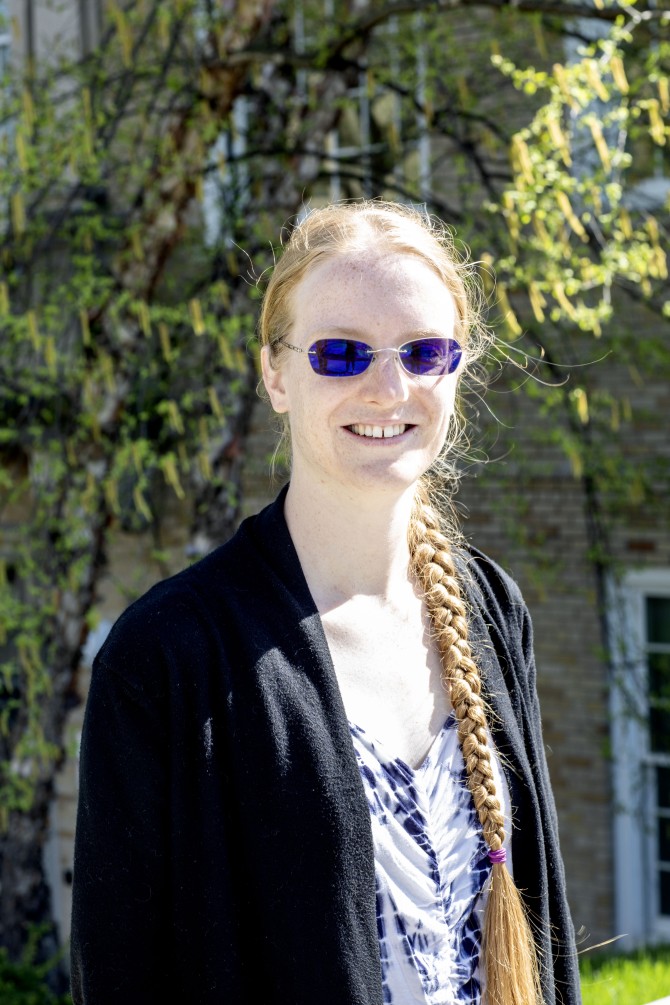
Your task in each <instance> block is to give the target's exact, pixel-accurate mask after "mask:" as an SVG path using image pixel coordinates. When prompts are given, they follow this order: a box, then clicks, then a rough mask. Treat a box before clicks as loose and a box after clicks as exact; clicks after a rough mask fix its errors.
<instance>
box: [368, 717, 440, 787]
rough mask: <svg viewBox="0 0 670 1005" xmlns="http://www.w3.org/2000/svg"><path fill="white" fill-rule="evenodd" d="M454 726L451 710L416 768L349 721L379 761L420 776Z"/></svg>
mask: <svg viewBox="0 0 670 1005" xmlns="http://www.w3.org/2000/svg"><path fill="white" fill-rule="evenodd" d="M455 724H456V717H455V713H454V710H453V708H452V709H451V710H450V711H449V713H448V714H447V717H446V719H445V720H444V722H443V723H442V725H441V726H440V729H439V730H438V732H437V733H436V734H435V736H434V737H433V740H432V741H431V744H430V746H429V748H428V750H427V751H426V754H425V755H424V757H423V758H422V760H421V762H420V763H419V764H418V765H417V766H416V767H413V766H412V765H411V764H409V763H408V762H407V761H406V760H405V759H404V758H403V757H399V756H398V755H394V754H393V753H391V752H390V751H389V750H388V749H387V748H386V745H385V744H384V743H382V741H381V740H378V739H377V738H376V737H374V736H372V734H371V733H370V731H369V730H367V729H364V728H363V726H359V725H358V723H356V722H352V721H351V720H349V727H350V729H352V730H354V731H355V732H356V733H358V734H360V735H361V736H363V737H364V738H365V740H366V741H367V743H368V744H370V745H371V746H372V747H373V748H374V750H375V751H376V752H377V755H378V757H379V760H380V761H386V762H387V763H389V762H390V763H392V764H398V765H400V766H401V767H402V768H404V769H405V770H406V771H409V772H410V774H412V775H420V774H422V773H423V772H424V771H425V770H426V769H427V767H428V766H429V765H430V764H432V763H433V755H434V754H435V751H436V750H437V748H438V746H439V744H440V743H441V742H442V740H443V738H444V735H445V733H446V732H447V730H448V729H450V728H451V727H452V725H454V726H455Z"/></svg>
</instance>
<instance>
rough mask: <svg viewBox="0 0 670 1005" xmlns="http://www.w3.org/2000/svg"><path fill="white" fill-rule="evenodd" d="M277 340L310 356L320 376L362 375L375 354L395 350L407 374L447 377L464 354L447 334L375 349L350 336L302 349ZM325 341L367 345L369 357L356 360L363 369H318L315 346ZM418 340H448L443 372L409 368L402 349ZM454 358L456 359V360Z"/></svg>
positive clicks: (311, 363)
mask: <svg viewBox="0 0 670 1005" xmlns="http://www.w3.org/2000/svg"><path fill="white" fill-rule="evenodd" d="M277 341H278V342H279V344H280V345H283V346H285V347H286V348H287V349H293V351H294V352H300V353H303V354H304V355H305V356H309V357H310V365H311V367H312V370H313V371H314V373H316V374H317V375H318V376H319V377H360V375H361V374H363V373H365V371H366V370H367V369H368V368H369V366H370V364H371V363H372V362H373V361H374V358H375V356H377V355H378V354H379V353H380V352H393V353H395V355H396V358H397V360H398V362H399V363H400V365H401V367H402V368H403V370H404V371H405V373H407V374H409V375H410V377H445V376H448V375H449V374H452V373H455V371H456V370H457V369H458V367H459V364H460V362H461V358H462V356H463V348H462V346H461V344H460V342H457V341H456V339H453V338H448V337H447V336H446V335H445V336H440V335H429V336H426V337H425V338H414V339H409V340H408V341H407V342H403V343H402V345H399V346H388V347H387V348H384V349H373V348H372V346H369V345H368V344H367V342H361V341H360V340H358V339H348V338H321V339H317V340H316V341H315V342H313V343H312V344H311V346H310V347H309V349H302V348H301V347H300V346H298V345H293V344H292V343H291V342H287V341H286V340H285V339H283V338H280V339H278V340H277ZM325 342H340V343H347V344H349V343H351V344H352V345H355V346H357V347H360V346H363V347H365V351H366V353H367V356H368V357H369V358H368V359H367V361H366V360H365V358H363V359H361V358H357V360H356V362H357V363H358V364H360V363H363V362H364V363H365V366H364V367H363V368H362V369H361V370H356V372H351V373H348V372H346V371H345V372H343V373H323V372H322V371H321V370H319V369H317V368H316V367H315V366H314V363H313V362H312V360H313V359H314V358H315V357H317V358H318V355H319V354H318V351H317V349H316V348H315V347H316V346H317V345H319V343H325ZM417 342H446V343H448V346H447V353H448V356H447V359H448V364H447V369H446V370H444V371H443V372H442V373H415V372H414V371H413V370H408V369H407V367H406V366H405V363H404V362H403V351H402V350H403V349H406V348H407V347H408V346H414V345H416V343H417ZM405 355H406V354H405ZM454 360H455V362H454Z"/></svg>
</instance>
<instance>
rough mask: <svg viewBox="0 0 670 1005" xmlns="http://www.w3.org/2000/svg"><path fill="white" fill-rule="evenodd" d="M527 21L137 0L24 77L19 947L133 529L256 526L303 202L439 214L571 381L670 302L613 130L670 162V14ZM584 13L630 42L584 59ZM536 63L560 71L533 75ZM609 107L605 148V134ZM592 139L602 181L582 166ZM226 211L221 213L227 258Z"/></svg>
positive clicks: (435, 10)
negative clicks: (286, 242) (637, 136)
mask: <svg viewBox="0 0 670 1005" xmlns="http://www.w3.org/2000/svg"><path fill="white" fill-rule="evenodd" d="M513 6H514V10H513V11H512V10H509V11H508V10H506V8H508V7H510V5H509V4H507V3H504V2H502V0H499V2H495V0H488V2H486V0H481V2H478V0H443V2H442V3H425V2H419V0H417V2H414V3H403V4H385V3H375V2H371V3H370V4H368V5H367V6H366V7H363V8H361V6H360V4H356V3H355V2H353V0H351V2H349V0H337V2H333V3H332V4H331V5H330V7H328V6H327V5H324V4H322V3H316V2H313V0H304V2H302V3H296V4H292V3H289V2H278V0H277V2H274V3H273V2H272V0H253V2H249V0H244V2H239V0H238V2H234V0H228V2H226V3H223V2H222V3H220V4H213V3H204V4H203V3H201V2H196V0H179V2H178V3H174V4H169V5H166V4H159V3H158V2H157V0H130V2H128V3H126V4H125V5H123V6H121V5H120V4H117V3H112V4H110V5H109V11H110V19H109V23H108V24H107V26H106V28H105V31H104V34H103V37H102V38H101V41H100V45H99V48H98V49H97V50H95V51H94V52H93V53H91V54H90V55H89V56H88V57H87V58H85V59H84V60H81V61H73V60H72V59H67V58H65V57H63V58H58V59H57V58H54V59H53V60H52V61H51V62H49V63H48V64H46V63H45V64H44V65H42V64H40V65H39V66H29V67H27V68H24V69H23V70H22V71H14V72H12V71H10V74H9V77H8V81H7V87H6V89H5V98H4V99H3V100H4V110H3V113H2V121H3V123H4V127H3V130H4V131H3V139H2V144H3V152H2V157H3V166H2V169H1V171H0V193H1V195H0V206H1V207H4V210H0V212H3V211H4V212H5V213H6V215H5V216H4V217H1V218H0V225H1V226H2V227H3V230H4V240H3V249H2V258H1V261H2V273H3V275H2V279H1V280H0V332H1V334H2V340H3V350H4V351H3V356H2V362H1V363H0V419H1V421H0V452H1V453H0V460H1V461H2V463H1V464H0V492H1V493H2V495H1V497H0V508H1V509H2V511H3V513H4V520H5V522H7V519H8V517H9V516H11V515H12V514H14V515H15V519H14V526H13V528H12V532H11V534H9V535H7V538H6V540H5V542H4V543H3V552H2V563H1V564H0V624H1V625H2V630H3V635H2V639H1V640H0V644H2V646H3V663H2V678H1V680H2V691H1V692H0V744H1V746H0V792H1V794H0V806H2V819H1V820H0V823H1V824H2V826H3V828H4V832H5V836H4V839H3V842H2V847H1V849H0V934H1V938H2V941H3V942H4V943H5V944H7V945H8V947H9V948H10V950H11V952H12V954H14V955H18V953H19V950H20V947H21V944H22V942H23V941H24V940H25V931H24V930H23V929H22V927H21V926H20V925H17V920H19V919H20V920H21V921H22V922H26V921H40V920H43V919H44V918H45V917H48V915H49V906H48V890H47V888H46V884H45V881H44V876H43V874H42V868H41V860H40V855H41V846H42V843H43V841H44V836H45V833H46V827H47V812H48V804H49V799H50V796H51V793H52V789H53V778H54V771H55V769H56V766H57V765H58V763H59V760H60V759H61V757H62V742H63V741H62V734H63V722H64V718H65V715H66V712H67V709H68V708H69V707H70V706H71V704H72V702H73V701H76V700H77V695H76V679H77V667H78V664H79V659H80V654H81V648H82V645H83V643H84V641H85V638H86V635H87V632H88V631H89V629H90V627H91V625H92V624H93V622H94V618H95V594H96V584H97V582H98V579H99V577H100V573H101V568H102V565H103V562H104V553H105V542H106V539H107V535H108V532H109V529H110V527H111V526H113V524H114V523H115V522H119V521H123V522H124V523H125V524H127V525H129V526H133V525H142V524H146V523H150V522H151V521H153V520H155V519H156V505H155V502H156V498H157V496H158V495H159V494H160V491H162V489H161V486H165V485H166V486H168V487H169V488H170V489H171V490H172V491H174V492H175V493H176V494H177V495H178V496H180V497H181V496H187V497H189V498H191V499H193V513H194V516H193V527H192V530H193V535H194V538H197V541H198V542H199V547H200V548H201V549H203V550H206V549H207V548H209V547H211V546H212V545H213V544H215V543H218V542H219V541H221V540H224V539H225V538H226V537H227V536H228V535H229V534H230V533H231V531H232V529H233V528H234V526H235V523H236V519H237V511H238V503H239V490H238V466H239V458H240V456H241V455H242V454H243V451H244V438H245V435H246V429H247V425H248V417H249V410H250V407H251V401H252V400H253V394H254V387H255V383H256V380H257V375H256V369H255V365H254V361H253V354H249V353H247V352H246V347H247V345H248V344H249V342H250V339H251V338H252V336H253V328H254V304H255V299H256V297H257V292H258V286H257V283H256V275H257V274H258V273H260V272H262V270H263V268H264V267H265V265H266V264H270V262H271V256H270V255H269V254H268V250H269V249H270V246H271V242H272V241H273V240H274V239H275V237H276V234H277V233H278V231H279V227H280V226H281V225H282V224H283V223H284V222H285V221H286V220H288V219H289V218H291V217H293V216H295V215H296V214H297V213H298V212H299V211H300V210H301V208H302V205H303V202H306V201H308V200H309V198H310V197H314V198H321V197H324V196H325V195H326V194H327V192H328V186H329V185H331V186H332V185H333V184H334V183H335V181H337V183H338V184H339V186H340V189H341V191H342V194H345V195H354V196H356V195H360V194H368V195H378V194H387V195H391V196H393V197H400V198H407V199H412V200H414V201H417V202H427V203H428V204H429V207H430V208H431V209H433V210H435V211H437V212H438V213H439V214H440V215H441V216H442V217H443V218H444V219H445V220H447V222H453V223H454V224H456V225H457V226H458V229H459V233H460V235H461V237H462V238H463V239H464V240H466V241H468V242H469V243H471V245H472V247H473V249H474V251H475V252H476V254H477V255H478V257H479V258H480V259H482V260H486V259H485V256H487V255H488V256H492V257H493V259H494V260H495V262H496V268H497V271H498V275H499V282H498V287H497V290H498V292H497V297H498V302H499V304H500V305H501V306H502V309H503V313H504V315H505V323H506V324H507V325H508V328H509V330H510V332H511V334H512V336H513V337H517V336H520V335H521V334H522V333H524V334H523V337H524V338H525V339H529V340H530V343H531V344H533V345H537V343H538V341H540V340H541V341H542V345H541V348H542V351H543V353H544V356H543V359H544V360H545V361H547V362H550V363H554V362H556V361H559V362H565V361H566V359H565V357H564V355H563V348H562V346H563V343H562V342H561V339H562V337H563V334H564V333H565V331H566V330H567V329H569V330H570V332H571V341H570V343H569V344H570V345H572V344H573V341H574V339H573V338H572V336H575V337H576V336H577V333H578V332H579V333H583V334H580V335H579V338H580V339H582V340H583V342H584V344H585V345H586V346H587V349H586V351H587V352H590V351H591V350H590V347H591V344H592V340H593V338H594V336H599V332H600V331H601V330H603V329H604V328H605V327H606V326H607V324H608V322H609V317H610V315H609V310H610V309H611V308H608V304H607V297H608V296H609V291H611V290H612V289H613V288H615V287H617V286H622V287H629V286H630V285H631V283H633V282H634V283H636V284H639V285H636V286H635V292H637V291H638V289H639V290H640V292H641V295H643V296H644V297H645V298H646V299H647V300H648V301H649V302H650V303H651V304H654V305H657V306H658V308H659V310H660V311H663V310H664V309H665V308H664V306H663V304H664V298H665V297H666V292H665V284H666V279H667V274H666V273H665V271H664V270H665V264H664V255H663V252H662V250H661V241H660V237H659V235H660V233H661V229H660V228H662V227H663V226H665V222H664V221H663V219H662V218H661V219H657V218H656V217H653V216H651V215H650V214H648V213H647V214H640V215H638V214H637V213H636V212H632V211H631V210H629V209H627V208H626V207H625V205H624V203H623V196H622V180H623V177H624V173H625V171H626V170H630V167H629V165H628V164H627V161H626V157H627V154H626V152H625V151H623V150H621V151H620V150H619V149H618V147H617V146H616V144H612V143H611V142H610V140H609V131H608V130H609V121H610V120H611V123H618V125H619V132H620V131H621V129H622V128H630V129H631V131H634V130H639V132H640V133H641V134H642V135H641V139H642V140H643V141H644V142H648V141H649V138H650V140H651V142H652V143H655V144H656V146H658V147H659V149H664V148H665V145H666V142H667V134H668V127H667V117H668V107H667V105H668V102H667V62H668V51H667V48H666V46H665V44H663V43H662V42H661V40H660V36H659V37H657V36H656V35H655V34H654V33H655V32H656V29H657V27H660V26H662V25H663V24H665V20H666V18H667V15H666V13H665V12H664V11H663V10H661V9H660V8H661V7H662V5H661V4H654V5H652V4H646V3H638V4H632V5H627V6H625V7H624V6H623V5H620V4H618V3H606V2H605V0H603V2H602V3H594V4H593V5H591V4H589V3H583V4H577V3H569V2H563V3H560V2H555V3H552V4H546V3H542V2H539V0H538V2H535V3H531V2H522V3H516V4H514V5H513ZM329 10H330V15H329V16H325V17H324V11H325V12H326V13H328V11H329ZM578 15H579V16H581V17H583V18H586V19H589V23H591V22H595V23H598V24H602V25H604V26H606V27H608V29H611V32H610V31H609V30H608V33H607V35H604V36H603V37H602V38H598V39H596V40H595V41H592V42H587V43H586V49H585V52H584V53H583V54H581V55H579V56H578V58H577V59H573V60H572V62H571V63H570V64H569V65H566V64H565V61H564V50H563V41H564V38H565V37H566V34H567V35H568V36H569V37H576V36H578V35H579V33H580V31H582V30H583V29H582V27H581V26H582V24H583V22H578V21H576V20H575V18H576V17H577V16H578ZM296 25H300V26H301V27H300V30H298V29H297V28H296ZM529 28H530V29H531V34H530V36H529ZM529 37H531V38H533V39H534V40H535V41H534V44H533V43H531V44H530V45H529V41H528V39H529ZM465 43H467V44H465ZM529 49H530V52H529ZM473 53H476V54H477V56H476V59H473ZM538 54H539V56H540V58H541V61H542V64H543V65H542V67H541V68H537V67H534V66H533V67H531V66H529V65H528V64H529V62H530V59H531V58H534V57H535V56H537V55H538ZM482 65H486V67H487V72H486V73H482V72H481V67H482ZM624 81H625V83H624ZM664 81H665V83H664ZM354 89H357V95H358V96H357V97H356V96H355V95H354V94H353V91H354ZM605 90H606V91H607V116H608V121H607V122H606V123H605V126H604V128H603V125H602V123H601V124H600V126H599V125H598V121H599V120H598V119H597V118H596V119H593V120H589V119H588V115H589V109H590V108H591V107H592V105H593V102H594V101H595V100H601V101H603V102H604V97H603V92H604V91H605ZM512 91H514V99H513V100H511V99H510V93H511V92H512ZM654 101H655V102H656V103H655V104H654ZM363 107H365V109H366V111H365V115H363V114H362V112H361V109H362V108H363ZM510 109H512V111H511V112H510ZM239 110H242V112H243V113H244V115H243V117H244V119H245V121H244V122H240V116H239V115H238V116H237V117H236V113H237V112H239ZM573 112H574V113H575V116H576V118H577V121H576V123H575V124H574V128H573V129H572V131H571V129H570V128H569V123H568V118H569V116H570V115H571V114H572V113H573ZM577 113H579V115H577ZM622 123H624V125H623V126H622V125H621V124H622ZM366 133H367V135H366ZM336 135H337V136H339V141H338V144H337V145H336V147H333V142H332V140H333V138H334V137H335V136H336ZM236 137H237V140H238V141H237V142H235V139H236ZM347 138H348V140H349V143H348V147H349V149H347V147H346V146H344V141H345V140H346V139H347ZM585 141H586V144H587V146H590V148H591V149H592V150H594V151H596V153H597V155H598V163H593V159H592V158H591V159H590V160H589V159H588V158H587V159H586V160H583V159H582V161H580V163H582V162H583V163H585V164H586V165H587V167H586V168H585V169H584V170H581V171H580V173H576V172H575V170H574V163H575V160H576V157H575V156H574V150H575V147H576V145H579V144H582V143H583V142H585ZM427 143H428V145H429V146H430V150H429V151H428V153H427V149H428V147H427ZM510 151H511V160H510ZM571 151H572V152H571ZM431 158H432V163H431ZM426 166H429V167H430V169H431V170H430V173H428V172H427V171H426ZM205 190H206V191H207V193H211V192H212V191H216V193H217V200H218V214H219V216H218V220H219V224H218V230H217V232H216V233H215V234H214V235H213V236H212V237H211V239H209V240H208V241H206V240H204V239H203V222H202V221H203V211H202V205H203V201H202V197H203V192H204V191H205ZM598 200H600V202H598ZM654 221H655V222H654ZM240 249H243V250H240ZM250 261H251V263H253V265H252V267H251V268H250V266H249V262H250ZM512 303H513V304H514V310H513V309H512V306H511V304H512ZM547 317H548V318H549V320H550V323H551V326H552V331H553V332H554V335H555V337H554V339H553V341H552V343H551V344H549V342H548V340H547V327H546V325H545V324H544V323H543V325H542V329H541V331H540V330H539V327H538V326H539V324H540V320H542V321H543V322H544V321H545V320H546V319H547ZM524 344H527V343H524ZM659 353H660V354H661V355H662V350H661V349H660V348H659ZM555 357H556V358H555ZM663 358H664V360H665V357H663ZM542 365H544V363H543V364H542ZM587 403H588V406H589V408H590V409H591V411H588V412H587V411H586V408H587ZM546 407H554V405H553V403H552V401H551V400H550V399H547V406H546ZM556 407H560V408H563V409H567V413H568V420H569V421H568V424H567V426H565V425H563V426H562V428H563V429H566V430H567V431H568V432H569V433H570V435H569V436H567V437H566V439H565V445H566V448H567V449H568V450H569V451H572V454H573V455H574V456H579V457H581V463H582V464H583V465H584V463H585V458H589V457H590V456H591V455H590V454H589V451H590V450H591V440H592V435H591V434H592V429H593V427H592V420H591V416H592V415H593V407H594V402H593V401H592V400H590V399H589V394H588V390H587V389H585V388H584V387H583V386H582V385H580V384H578V383H575V382H573V383H572V384H571V385H570V388H569V390H563V389H561V388H558V389H557V399H556ZM585 417H587V418H588V421H584V420H585ZM575 451H576V453H575ZM576 463H577V462H576ZM590 464H591V461H590V460H589V465H590ZM584 470H585V469H584ZM589 471H591V468H589ZM598 492H600V494H601V495H602V493H601V490H600V486H598V487H597V492H596V496H597V498H598V499H600V495H598ZM596 496H594V498H596ZM16 516H18V519H17V518H16ZM47 949H48V947H47Z"/></svg>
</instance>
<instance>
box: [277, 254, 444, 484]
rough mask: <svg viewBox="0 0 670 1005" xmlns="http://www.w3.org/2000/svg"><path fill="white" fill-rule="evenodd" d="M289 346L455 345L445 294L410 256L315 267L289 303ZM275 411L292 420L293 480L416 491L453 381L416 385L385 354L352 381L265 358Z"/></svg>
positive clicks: (362, 257)
mask: <svg viewBox="0 0 670 1005" xmlns="http://www.w3.org/2000/svg"><path fill="white" fill-rule="evenodd" d="M293 309H294V324H293V327H292V329H291V332H290V339H289V341H291V342H292V343H293V344H295V345H297V346H300V347H301V348H305V349H307V348H309V346H310V345H311V344H312V343H313V342H314V341H315V339H317V338H320V337H325V336H328V335H335V336H336V337H349V338H356V339H359V340H361V341H363V342H367V343H368V345H370V346H372V348H374V349H377V348H388V347H392V346H393V347H397V346H400V345H402V344H403V343H404V342H406V341H408V340H409V339H411V338H417V337H421V336H422V335H425V334H427V333H430V334H433V335H435V334H437V335H441V336H444V337H447V338H450V337H453V335H454V324H455V308H454V302H453V298H452V296H451V294H450V293H449V291H448V290H447V288H446V287H445V286H444V284H443V283H442V281H441V280H440V279H439V278H438V276H437V275H436V274H435V273H433V272H432V271H431V269H430V268H429V266H428V265H426V264H425V263H424V262H423V261H421V260H420V259H418V258H415V257H413V256H410V255H398V254H386V255H383V256H379V255H377V254H376V253H375V252H374V251H369V250H368V251H365V252H360V251H359V252H356V253H349V254H346V255H343V256H338V257H337V258H331V259H328V260H327V261H325V262H323V263H321V264H320V265H317V266H314V267H313V268H312V269H311V270H310V271H309V272H308V273H307V275H306V276H305V277H304V278H303V279H302V281H301V282H300V283H299V284H298V286H297V287H296V289H295V291H294V294H293ZM263 366H264V379H265V383H266V386H267V388H268V393H269V395H270V400H271V402H272V405H273V407H274V409H275V411H277V412H280V413H284V412H287V413H288V414H289V419H290V425H291V442H292V448H293V464H292V479H293V480H294V481H299V482H303V480H307V481H309V480H311V479H316V480H317V481H318V482H319V483H320V484H323V483H328V484H329V485H331V486H332V489H333V491H337V490H338V489H345V490H347V491H351V490H354V491H357V490H364V491H369V490H370V489H372V488H374V489H375V490H377V491H393V492H395V493H397V492H398V491H399V490H400V491H402V490H403V489H405V488H407V487H409V486H410V485H412V484H413V483H414V482H415V481H416V480H417V478H419V476H420V475H421V474H423V472H424V471H426V470H427V469H428V467H429V466H430V464H431V463H432V461H433V460H434V459H435V457H436V456H437V454H438V453H439V451H440V449H441V447H442V444H443V443H444V440H445V437H446V434H447V429H448V426H449V420H450V418H451V416H452V414H453V410H454V397H455V392H456V386H457V374H450V375H445V376H442V377H414V376H411V375H410V374H407V373H406V372H405V371H404V370H403V369H402V367H401V366H400V365H399V363H398V362H397V361H396V358H395V356H394V354H392V353H382V354H381V355H380V356H378V357H376V358H375V361H374V362H373V363H372V364H371V366H370V367H369V368H368V369H367V370H366V371H365V372H364V373H363V374H360V375H359V376H356V377H342V378H334V377H322V376H320V375H318V374H315V373H314V372H313V371H312V369H311V367H310V365H309V361H308V359H307V357H306V356H305V355H303V354H300V353H295V352H288V353H286V354H285V355H284V357H283V358H282V361H281V365H280V367H279V369H277V370H273V369H272V368H271V366H270V365H269V360H268V357H267V352H265V353H264V357H263ZM356 424H360V425H363V426H366V425H369V426H375V425H381V426H389V425H394V424H407V425H409V426H411V428H409V429H407V430H406V431H405V432H404V433H402V435H400V436H394V437H390V438H386V437H385V438H369V437H362V436H357V435H356V434H355V433H354V432H352V431H351V429H350V428H348V427H350V426H352V425H356Z"/></svg>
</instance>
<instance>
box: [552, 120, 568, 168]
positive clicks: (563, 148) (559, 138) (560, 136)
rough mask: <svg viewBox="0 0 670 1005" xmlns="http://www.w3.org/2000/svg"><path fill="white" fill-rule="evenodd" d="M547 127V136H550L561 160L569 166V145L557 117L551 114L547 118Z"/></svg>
mask: <svg viewBox="0 0 670 1005" xmlns="http://www.w3.org/2000/svg"><path fill="white" fill-rule="evenodd" d="M547 129H548V131H549V136H550V137H551V142H552V143H553V144H554V146H555V147H556V149H557V150H558V152H559V153H560V155H561V160H562V161H563V163H564V164H565V166H566V167H570V165H571V164H572V157H571V156H570V147H569V144H568V141H567V138H566V135H565V133H564V132H563V130H562V129H561V126H560V123H559V122H558V120H557V119H555V118H553V116H552V117H550V118H549V119H547Z"/></svg>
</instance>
